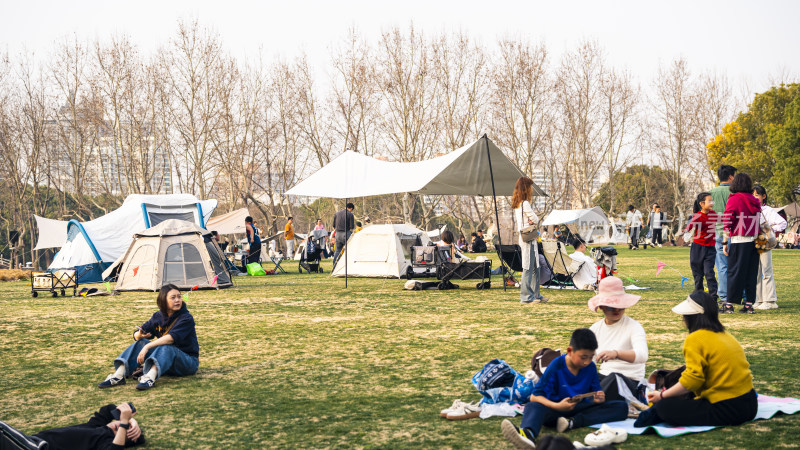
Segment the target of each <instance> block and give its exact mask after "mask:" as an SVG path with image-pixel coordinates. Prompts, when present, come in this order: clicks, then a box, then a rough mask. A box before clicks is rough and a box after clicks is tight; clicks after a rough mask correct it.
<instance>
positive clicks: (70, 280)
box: [31, 269, 78, 298]
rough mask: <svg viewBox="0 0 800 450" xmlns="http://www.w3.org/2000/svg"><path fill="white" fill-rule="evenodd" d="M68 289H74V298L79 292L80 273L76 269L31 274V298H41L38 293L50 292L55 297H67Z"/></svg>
mask: <svg viewBox="0 0 800 450" xmlns="http://www.w3.org/2000/svg"><path fill="white" fill-rule="evenodd" d="M67 289H72V296H73V297H75V295H77V292H78V272H77V271H76V270H74V269H65V270H56V271H55V272H31V296H32V297H34V298H36V297H38V296H39V292H37V291H48V292H50V294H52V296H53V297H58V292H59V291H60V292H61V296H62V297H65V296H66V295H67Z"/></svg>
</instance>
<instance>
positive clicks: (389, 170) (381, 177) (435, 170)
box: [286, 137, 547, 198]
mask: <svg viewBox="0 0 800 450" xmlns="http://www.w3.org/2000/svg"><path fill="white" fill-rule="evenodd" d="M487 145H488V148H489V152H488V154H489V155H490V156H491V169H492V170H491V174H492V175H491V176H490V172H489V158H488V157H487V151H486V147H487ZM492 176H493V177H494V186H495V192H496V194H497V195H511V194H513V193H514V185H515V183H516V182H517V179H518V178H519V177H522V176H525V174H524V173H522V171H521V170H519V169H518V168H517V166H515V165H514V163H513V162H511V160H510V159H508V157H506V155H505V154H503V152H502V151H500V149H499V148H497V146H496V145H494V143H493V142H492V141H491V140H489V139H488V138H486V137H482V138H479V139H478V140H476V141H475V142H473V143H471V144H469V145H465V146H464V147H461V148H459V149H458V150H455V151H453V152H451V153H448V154H446V155H444V156H440V157H438V158H433V159H429V160H425V161H417V162H389V161H381V160H379V159H375V158H371V157H369V156H366V155H362V154H361V153H356V152H353V151H346V152H344V153H342V154H341V155H339V156H338V157H337V158H336V159H334V160H333V161H331V162H330V163H328V164H327V165H326V166H325V167H322V168H321V169H319V170H318V171H316V172H315V173H314V174H313V175H311V176H310V177H308V178H306V179H305V180H303V181H301V182H300V183H298V184H297V185H295V186H294V187H292V188H291V189H289V190H288V191H287V192H286V194H287V195H301V196H308V197H328V198H357V197H368V196H371V195H384V194H394V193H398V192H412V193H419V194H428V195H481V196H490V195H492ZM533 193H534V195H539V196H544V195H547V194H545V193H544V191H543V190H542V189H541V188H539V186H537V185H536V184H534V185H533Z"/></svg>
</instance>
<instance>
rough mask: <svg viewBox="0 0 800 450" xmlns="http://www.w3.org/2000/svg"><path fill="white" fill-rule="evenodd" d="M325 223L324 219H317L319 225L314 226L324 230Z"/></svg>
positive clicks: (315, 228)
mask: <svg viewBox="0 0 800 450" xmlns="http://www.w3.org/2000/svg"><path fill="white" fill-rule="evenodd" d="M324 229H325V225H323V224H322V219H317V226H315V227H314V230H324Z"/></svg>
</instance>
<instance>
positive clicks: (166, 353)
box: [98, 284, 200, 391]
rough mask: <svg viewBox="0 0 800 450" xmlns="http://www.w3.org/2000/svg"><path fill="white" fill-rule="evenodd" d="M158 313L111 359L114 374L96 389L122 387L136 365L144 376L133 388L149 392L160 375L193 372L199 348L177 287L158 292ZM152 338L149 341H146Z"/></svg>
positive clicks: (139, 328)
mask: <svg viewBox="0 0 800 450" xmlns="http://www.w3.org/2000/svg"><path fill="white" fill-rule="evenodd" d="M156 304H157V305H158V311H157V312H156V313H155V314H153V317H151V318H150V320H148V321H147V322H145V323H144V324H143V325H142V326H141V327H136V328H137V329H136V331H135V332H134V333H133V339H134V341H135V342H134V343H133V344H131V345H130V346H129V347H128V348H126V349H125V351H124V352H122V354H120V355H119V357H118V358H117V359H115V360H114V368H115V369H116V371H115V372H114V373H112V374H111V375H109V376H108V377H107V378H106V380H105V381H103V382H102V383H100V384H99V385H98V387H100V388H109V387H112V386H119V385H122V384H125V377H126V376H131V374H132V373H133V371H134V369H135V368H136V366H137V364H139V365H143V368H142V370H143V373H144V375H143V376H142V377H141V378H139V384H138V385H136V389H139V390H140V391H143V390H146V389H150V388H151V387H153V384H154V383H155V382H156V380H157V379H158V377H160V376H161V375H173V376H176V377H183V376H187V375H193V374H194V373H195V372H197V367H198V366H199V365H200V361H199V360H198V359H197V357H198V354H199V351H200V346H199V345H198V343H197V333H195V329H194V317H192V315H191V314H190V313H189V310H188V309H186V303H184V302H183V298H182V297H181V292H180V291H179V290H178V288H177V286H175V285H172V284H167V285H165V286H163V287H162V288H161V290H160V291H159V292H158V298H157V300H156ZM153 337H155V338H156V339H155V340H153V341H150V340H149V339H150V338H153Z"/></svg>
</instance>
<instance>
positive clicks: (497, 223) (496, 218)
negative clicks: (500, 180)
mask: <svg viewBox="0 0 800 450" xmlns="http://www.w3.org/2000/svg"><path fill="white" fill-rule="evenodd" d="M483 141H484V142H485V143H486V158H488V159H489V178H490V179H491V180H492V201H493V202H494V223H495V227H496V228H497V245H498V246H501V247H502V245H503V238H501V237H500V214H498V212H497V193H496V192H495V189H494V171H493V170H492V155H491V154H490V153H489V136H487V135H485V134H484V135H483ZM495 250H496V249H495ZM502 265H503V262H502V261H501V262H500V266H501V267H502ZM506 289H507V288H506V274H503V292H506Z"/></svg>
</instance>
